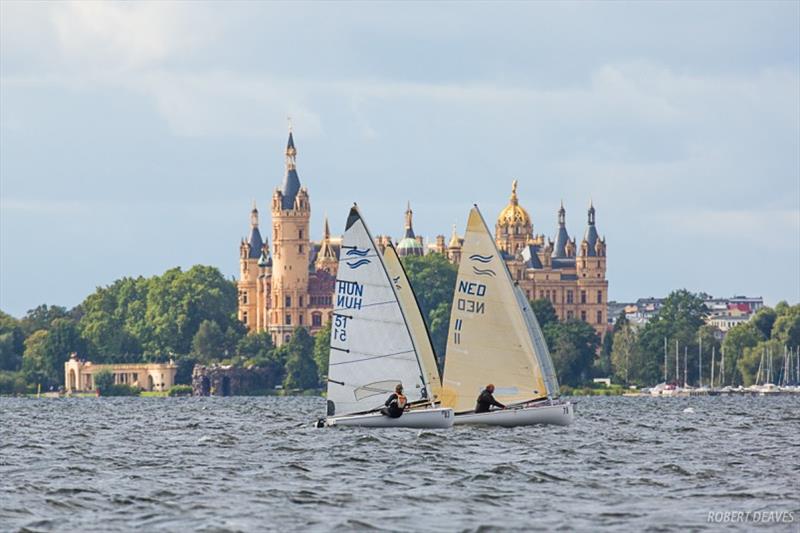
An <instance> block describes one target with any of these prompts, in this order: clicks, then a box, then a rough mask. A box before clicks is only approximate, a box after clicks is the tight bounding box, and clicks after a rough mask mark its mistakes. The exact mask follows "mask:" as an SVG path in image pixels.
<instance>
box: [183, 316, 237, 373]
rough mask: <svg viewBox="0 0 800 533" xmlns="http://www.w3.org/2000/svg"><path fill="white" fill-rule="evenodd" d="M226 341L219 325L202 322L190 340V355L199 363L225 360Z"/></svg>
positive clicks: (207, 321) (206, 321)
mask: <svg viewBox="0 0 800 533" xmlns="http://www.w3.org/2000/svg"><path fill="white" fill-rule="evenodd" d="M226 341H227V339H226V337H225V334H224V333H223V332H222V329H221V328H220V327H219V324H217V323H216V322H213V321H211V320H203V321H202V322H201V323H200V327H199V328H197V333H195V334H194V338H193V339H192V355H193V356H195V358H197V360H198V361H200V362H201V363H209V362H210V361H213V360H219V359H227V357H228V355H229V354H228V349H227V346H226V345H227V342H226Z"/></svg>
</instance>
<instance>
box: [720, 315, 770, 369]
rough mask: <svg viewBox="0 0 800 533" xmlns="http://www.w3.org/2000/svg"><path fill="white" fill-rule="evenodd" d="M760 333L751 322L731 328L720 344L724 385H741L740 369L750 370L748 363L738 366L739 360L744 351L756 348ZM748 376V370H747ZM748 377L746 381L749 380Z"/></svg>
mask: <svg viewBox="0 0 800 533" xmlns="http://www.w3.org/2000/svg"><path fill="white" fill-rule="evenodd" d="M761 340H762V339H761V332H760V331H759V330H758V329H757V328H756V327H755V325H754V324H753V323H751V322H745V323H743V324H737V325H735V326H733V327H732V328H731V329H730V330H729V331H728V334H727V335H725V340H724V341H723V342H722V347H723V350H724V358H725V363H724V366H725V375H724V376H723V380H724V382H725V383H733V384H742V383H743V381H742V378H743V376H742V373H741V368H745V369H748V368H750V363H743V364H742V365H743V366H740V365H739V360H740V359H741V358H742V357H743V356H744V354H745V350H746V349H748V348H752V347H754V346H757V345H758V343H759V342H760V341H761ZM747 372H748V375H749V370H747ZM751 377H752V376H749V377H748V379H751Z"/></svg>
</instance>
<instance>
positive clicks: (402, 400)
mask: <svg viewBox="0 0 800 533" xmlns="http://www.w3.org/2000/svg"><path fill="white" fill-rule="evenodd" d="M384 405H386V407H384V408H383V409H381V414H382V415H385V416H388V417H389V418H400V417H401V416H402V415H403V411H405V409H406V406H407V405H408V398H406V396H405V394H403V386H402V385H400V384H399V383H398V385H397V386H396V387H395V388H394V392H393V393H392V394H391V396H389V398H388V399H387V400H386V403H385V404H384Z"/></svg>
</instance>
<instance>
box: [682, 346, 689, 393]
mask: <svg viewBox="0 0 800 533" xmlns="http://www.w3.org/2000/svg"><path fill="white" fill-rule="evenodd" d="M688 387H689V347H688V346H684V347H683V388H684V389H685V388H688Z"/></svg>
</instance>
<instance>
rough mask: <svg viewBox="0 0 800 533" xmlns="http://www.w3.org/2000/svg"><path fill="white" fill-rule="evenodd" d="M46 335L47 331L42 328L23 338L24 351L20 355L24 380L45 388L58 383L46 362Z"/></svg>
mask: <svg viewBox="0 0 800 533" xmlns="http://www.w3.org/2000/svg"><path fill="white" fill-rule="evenodd" d="M47 336H48V332H47V331H46V330H44V329H40V330H38V331H34V332H33V333H32V334H31V335H30V336H29V337H28V338H27V339H25V353H24V355H23V357H22V373H23V375H24V376H25V381H27V382H28V383H30V384H32V385H36V384H39V385H42V386H43V387H45V388H48V387H50V386H53V385H55V384H57V383H58V380H57V378H56V377H55V376H53V375H52V372H51V371H52V369H51V368H50V365H49V364H48V357H47Z"/></svg>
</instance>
